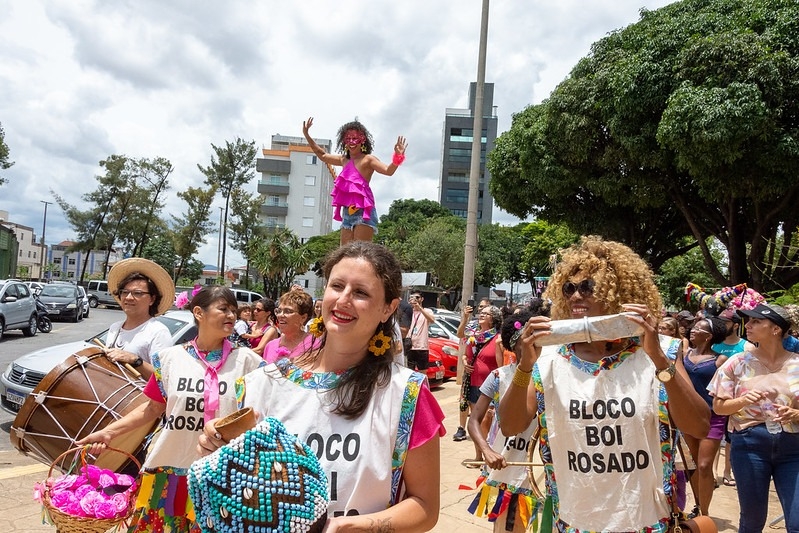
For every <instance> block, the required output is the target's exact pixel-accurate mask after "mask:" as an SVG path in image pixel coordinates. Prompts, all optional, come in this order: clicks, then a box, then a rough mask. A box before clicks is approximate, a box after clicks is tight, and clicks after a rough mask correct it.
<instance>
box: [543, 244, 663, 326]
mask: <svg viewBox="0 0 799 533" xmlns="http://www.w3.org/2000/svg"><path fill="white" fill-rule="evenodd" d="M574 278H581V279H589V278H590V279H592V280H594V284H595V285H594V298H596V299H597V300H598V301H599V302H602V303H604V305H605V307H606V312H607V314H611V315H612V314H616V313H620V312H622V311H623V309H622V307H621V305H622V304H627V303H638V304H644V305H646V306H647V307H648V308H649V312H650V313H652V314H653V315H655V316H660V310H661V309H662V307H663V301H662V299H661V298H660V293H659V292H658V288H657V286H656V285H655V281H654V279H653V274H652V270H651V269H650V268H649V266H648V265H647V264H646V262H644V260H643V259H641V257H639V256H638V254H636V253H635V252H633V251H632V249H630V248H629V247H628V246H626V245H624V244H621V243H619V242H614V241H605V240H602V238H601V237H598V236H595V235H589V236H585V237H582V238H581V239H580V242H579V243H577V244H574V245H572V246H571V247H570V248H567V249H566V250H565V251H563V254H562V259H561V261H560V262H559V263H558V265H557V267H556V270H555V273H554V274H553V275H552V277H551V278H550V279H549V284H548V285H547V289H546V291H545V292H544V295H543V298H545V299H547V298H548V299H549V300H550V301H551V302H552V307H551V316H552V319H553V320H563V319H569V318H572V317H571V308H570V306H569V299H568V298H566V297H565V296H564V295H563V290H562V287H563V284H564V283H566V282H567V281H569V280H571V279H574Z"/></svg>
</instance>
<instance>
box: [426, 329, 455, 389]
mask: <svg viewBox="0 0 799 533" xmlns="http://www.w3.org/2000/svg"><path fill="white" fill-rule="evenodd" d="M428 346H429V347H430V366H431V367H432V366H433V360H434V359H436V360H439V361H441V364H442V366H443V367H444V380H447V379H451V378H454V377H455V376H457V375H458V343H457V342H455V341H451V340H449V339H442V338H438V337H430V338H429V339H428ZM428 378H429V376H428Z"/></svg>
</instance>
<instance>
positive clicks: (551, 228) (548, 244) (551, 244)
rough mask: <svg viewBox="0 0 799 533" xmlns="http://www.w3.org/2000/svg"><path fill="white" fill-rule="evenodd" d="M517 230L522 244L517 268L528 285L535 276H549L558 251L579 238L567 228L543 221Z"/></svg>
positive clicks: (525, 225) (531, 223)
mask: <svg viewBox="0 0 799 533" xmlns="http://www.w3.org/2000/svg"><path fill="white" fill-rule="evenodd" d="M519 230H520V233H521V236H522V242H523V243H524V248H523V249H522V253H521V259H520V261H519V268H520V269H521V270H523V271H524V272H525V276H526V278H527V281H529V282H530V283H532V282H533V280H534V278H535V277H536V276H539V277H545V276H549V275H551V274H552V266H553V265H554V264H555V262H556V258H557V254H558V253H559V251H560V250H563V249H565V248H568V247H569V246H571V245H572V244H574V243H575V242H577V241H578V240H579V236H578V235H577V234H575V233H572V232H571V231H570V230H569V228H568V227H567V226H565V225H560V224H550V223H549V222H546V221H543V220H537V221H535V222H530V223H527V224H524V225H523V226H522V227H520V228H519ZM531 288H532V286H531Z"/></svg>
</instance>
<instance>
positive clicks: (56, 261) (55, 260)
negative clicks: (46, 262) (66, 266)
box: [53, 257, 61, 265]
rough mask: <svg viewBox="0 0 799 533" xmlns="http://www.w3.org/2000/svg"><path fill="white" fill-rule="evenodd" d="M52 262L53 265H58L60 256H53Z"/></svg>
mask: <svg viewBox="0 0 799 533" xmlns="http://www.w3.org/2000/svg"><path fill="white" fill-rule="evenodd" d="M53 264H54V265H60V264H61V258H60V257H54V258H53Z"/></svg>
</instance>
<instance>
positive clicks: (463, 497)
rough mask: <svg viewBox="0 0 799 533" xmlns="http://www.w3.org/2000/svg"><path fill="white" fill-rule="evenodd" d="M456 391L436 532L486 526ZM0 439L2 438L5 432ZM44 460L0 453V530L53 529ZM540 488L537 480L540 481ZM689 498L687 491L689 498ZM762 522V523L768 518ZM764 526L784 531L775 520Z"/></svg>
mask: <svg viewBox="0 0 799 533" xmlns="http://www.w3.org/2000/svg"><path fill="white" fill-rule="evenodd" d="M458 390H459V387H458V385H457V384H456V383H455V382H449V383H445V384H444V385H443V386H442V387H439V388H436V389H435V390H434V391H433V394H434V396H435V397H436V399H437V400H438V402H439V404H440V405H441V408H442V409H443V410H444V413H445V414H446V415H447V419H446V421H445V424H446V426H447V435H446V436H445V437H444V438H443V439H442V440H441V514H440V516H439V519H438V524H437V525H436V527H435V528H434V529H433V531H436V532H440V533H452V532H454V531H457V533H477V532H485V531H491V530H492V527H491V524H489V523H488V521H487V520H486V519H484V518H477V517H475V516H473V515H471V514H469V513H468V512H467V511H466V508H467V506H468V505H469V503H471V501H472V499H473V498H474V495H475V491H474V490H461V489H459V487H460V486H461V485H466V486H469V487H474V484H475V481H476V479H477V476H478V474H477V471H476V470H470V469H468V468H466V467H464V466H462V465H461V461H463V460H464V459H471V458H472V457H474V455H473V454H474V448H473V447H472V443H471V441H469V440H466V441H463V442H454V441H453V440H452V434H453V433H454V432H455V430H456V429H457V426H458ZM0 438H8V435H7V434H5V432H2V433H0ZM47 470H48V465H43V464H41V463H38V462H36V461H34V460H32V459H30V458H28V457H25V456H23V455H21V454H19V453H18V452H16V451H13V452H0V531H2V532H25V533H35V532H40V531H41V532H53V531H55V528H54V527H53V526H48V525H42V520H41V514H42V510H41V506H40V505H39V504H38V503H37V502H35V501H33V498H32V493H33V485H34V483H36V482H37V481H42V480H43V479H44V478H45V477H46V476H47ZM541 486H542V487H543V483H542V484H541ZM736 490H737V489H736V487H727V486H724V485H721V486H720V487H719V488H718V490H716V491H715V493H714V495H713V503H712V505H711V511H712V512H711V514H712V516H713V518H714V519H715V521H716V525H717V526H718V529H719V531H720V532H721V533H725V532H735V531H737V525H738V499H737V495H736V492H735V491H736ZM770 496H771V497H770V504H769V517H768V522H771V521H772V520H774V519H775V518H776V517H778V516H780V515H781V514H782V510H781V508H780V505H779V502H778V501H777V496H776V494H775V493H774V491H773V490H772V491H771V495H770ZM691 501H693V500H692V496H690V495H689V502H691ZM768 522H767V523H768ZM767 529H769V530H770V531H774V532H780V531H785V524H784V522H780V523H779V524H777V525H776V526H774V527H772V528H768V527H767Z"/></svg>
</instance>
